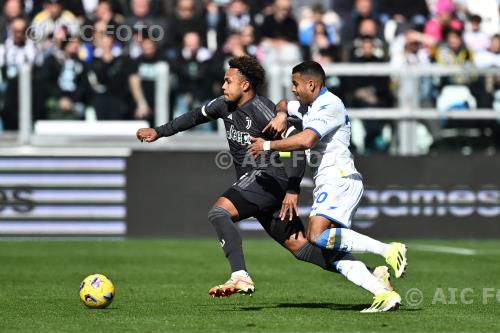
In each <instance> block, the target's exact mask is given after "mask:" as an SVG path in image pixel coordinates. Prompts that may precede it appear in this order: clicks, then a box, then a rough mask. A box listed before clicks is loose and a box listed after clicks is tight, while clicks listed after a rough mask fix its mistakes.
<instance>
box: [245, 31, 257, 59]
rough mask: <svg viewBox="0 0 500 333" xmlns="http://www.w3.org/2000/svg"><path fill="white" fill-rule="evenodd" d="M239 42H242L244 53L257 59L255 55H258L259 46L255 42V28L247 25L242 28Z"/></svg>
mask: <svg viewBox="0 0 500 333" xmlns="http://www.w3.org/2000/svg"><path fill="white" fill-rule="evenodd" d="M241 41H242V42H243V46H244V47H245V51H246V53H247V54H248V55H251V56H253V57H257V54H258V53H259V46H258V45H257V44H256V41H255V28H254V27H253V26H251V25H247V26H246V27H244V28H243V32H242V33H241Z"/></svg>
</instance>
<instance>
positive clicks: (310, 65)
mask: <svg viewBox="0 0 500 333" xmlns="http://www.w3.org/2000/svg"><path fill="white" fill-rule="evenodd" d="M295 73H299V74H300V75H311V76H315V77H317V78H318V79H319V81H320V82H321V83H322V84H323V85H324V84H325V79H326V74H325V70H324V69H323V67H321V65H320V64H318V63H317V62H316V61H312V60H308V61H304V62H302V63H300V64H298V65H297V66H295V67H294V68H293V69H292V74H295Z"/></svg>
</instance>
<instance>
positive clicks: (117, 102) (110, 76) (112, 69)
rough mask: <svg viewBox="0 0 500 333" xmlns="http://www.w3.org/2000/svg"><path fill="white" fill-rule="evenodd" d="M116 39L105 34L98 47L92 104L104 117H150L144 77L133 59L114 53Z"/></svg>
mask: <svg viewBox="0 0 500 333" xmlns="http://www.w3.org/2000/svg"><path fill="white" fill-rule="evenodd" d="M113 46H114V38H113V36H111V35H106V34H105V35H103V36H101V39H100V41H99V48H98V49H96V51H99V52H95V56H96V57H95V59H94V60H93V61H92V63H91V65H90V69H89V83H90V86H91V88H92V92H93V94H92V97H91V99H90V104H91V105H92V106H93V108H94V109H95V112H96V116H97V119H100V120H122V119H131V118H136V119H146V118H147V117H149V116H150V114H151V109H150V108H149V105H148V103H147V101H146V99H145V97H144V93H143V91H142V88H141V83H140V78H139V76H138V75H137V73H135V72H134V71H133V69H134V67H133V66H131V64H130V59H127V58H125V57H123V56H116V55H115V54H114V52H113ZM129 91H130V92H131V93H132V97H133V100H134V103H135V112H134V113H133V114H132V112H130V111H131V110H132V107H131V106H130V103H129V102H128V101H129V96H128V94H129Z"/></svg>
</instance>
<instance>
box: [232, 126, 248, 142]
mask: <svg viewBox="0 0 500 333" xmlns="http://www.w3.org/2000/svg"><path fill="white" fill-rule="evenodd" d="M226 134H227V138H228V140H232V141H236V142H237V143H239V144H241V145H248V144H250V134H249V133H248V132H243V131H238V130H236V129H235V128H234V125H231V127H230V128H229V130H228V131H226Z"/></svg>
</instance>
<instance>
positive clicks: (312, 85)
mask: <svg viewBox="0 0 500 333" xmlns="http://www.w3.org/2000/svg"><path fill="white" fill-rule="evenodd" d="M307 88H308V89H309V91H310V92H313V91H314V89H315V88H316V82H314V80H309V81H307Z"/></svg>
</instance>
